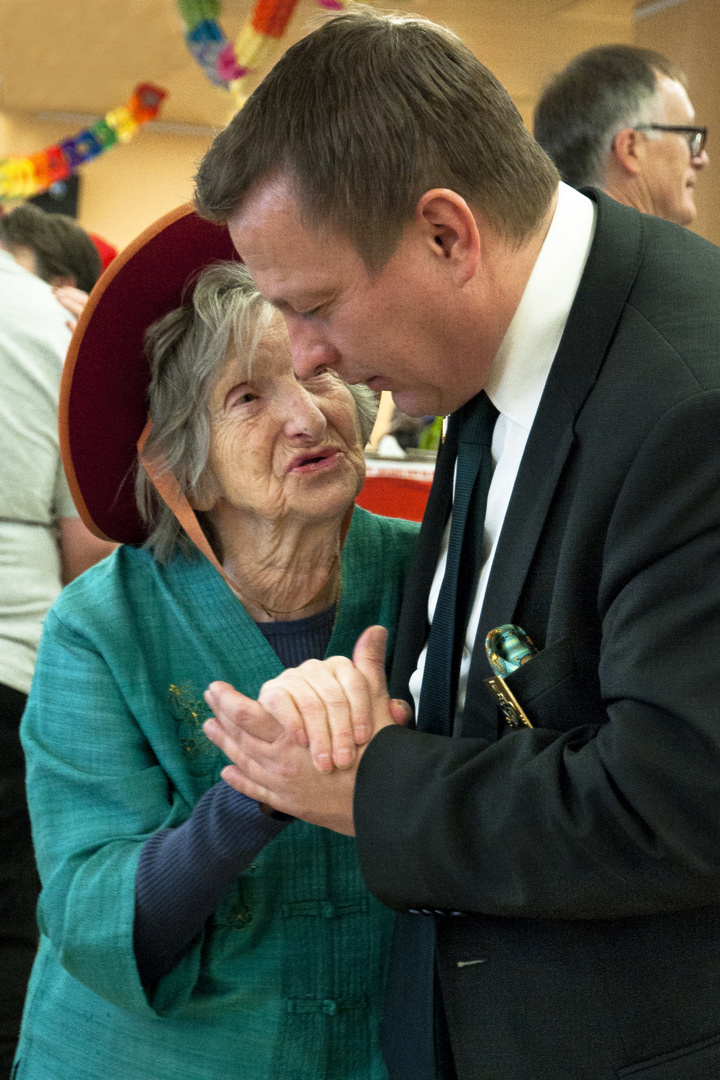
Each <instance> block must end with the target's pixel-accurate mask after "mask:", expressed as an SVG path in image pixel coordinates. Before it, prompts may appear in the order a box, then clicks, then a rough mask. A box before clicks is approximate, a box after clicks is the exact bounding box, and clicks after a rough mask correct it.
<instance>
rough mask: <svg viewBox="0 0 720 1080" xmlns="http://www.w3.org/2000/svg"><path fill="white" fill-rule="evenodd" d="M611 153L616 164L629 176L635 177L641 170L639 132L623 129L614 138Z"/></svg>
mask: <svg viewBox="0 0 720 1080" xmlns="http://www.w3.org/2000/svg"><path fill="white" fill-rule="evenodd" d="M613 151H614V153H615V157H616V159H617V161H618V164H619V165H621V166H622V168H623V169H624V170H625V171H626V172H628V173H630V175H631V176H637V175H638V173H639V172H640V169H641V168H642V157H643V147H642V144H641V135H640V132H638V131H636V130H635V128H623V129H622V131H619V132H618V133H617V135H616V136H615V141H614V142H613Z"/></svg>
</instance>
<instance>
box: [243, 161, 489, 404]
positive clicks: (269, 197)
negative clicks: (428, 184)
mask: <svg viewBox="0 0 720 1080" xmlns="http://www.w3.org/2000/svg"><path fill="white" fill-rule="evenodd" d="M228 226H229V229H230V235H231V237H232V239H233V243H234V244H235V247H236V248H237V251H238V253H239V254H240V256H241V258H242V259H243V261H244V262H245V264H246V265H247V267H248V269H249V270H250V273H251V274H252V276H253V279H254V281H255V283H256V285H257V287H258V289H259V291H260V292H261V293H262V294H263V296H265V297H267V299H268V300H270V301H271V303H273V304H274V305H275V306H276V307H277V308H278V310H279V311H281V312H282V314H283V315H284V317H285V320H286V323H287V327H288V332H289V335H290V345H291V349H292V357H293V366H294V368H295V372H296V374H297V375H298V377H300V378H302V379H305V378H308V377H309V376H310V375H311V374H312V373H313V372H315V371H317V370H319V369H322V368H324V367H331V368H334V369H335V370H336V371H337V372H338V373H339V374H340V375H341V376H342V377H343V378H344V379H345V380H346V381H347V382H350V383H356V382H364V383H367V385H368V386H369V387H370V388H371V389H372V390H376V391H379V390H390V391H391V392H392V394H393V398H394V400H395V402H396V403H397V405H398V406H399V407H400V408H401V409H402V410H403V411H404V412H407V413H409V414H410V415H414V416H421V415H442V414H445V413H448V412H452V411H453V410H454V409H456V408H458V407H459V406H460V405H461V404H463V403H464V402H465V401H467V400H469V398H471V397H472V396H473V395H474V394H476V393H477V392H478V390H479V389H480V388H481V387H482V385H483V383H484V382H485V381H486V378H487V374H488V371H489V366H490V362H491V359H492V357H490V360H489V361H487V363H485V362H484V361H483V359H482V357H480V358H479V357H478V353H479V350H478V345H477V343H473V335H472V334H471V333H467V332H463V318H462V312H463V303H462V301H461V300H460V299H459V297H458V295H457V293H458V290H456V289H453V287H452V284H451V283H450V281H449V278H448V275H447V274H444V273H443V270H442V260H439V259H438V258H437V257H436V256H435V257H434V256H433V252H432V248H431V246H429V245H428V244H427V242H426V238H423V236H422V233H421V230H420V229H419V228H416V227H415V226H414V225H413V224H410V225H409V226H408V227H407V228H406V229H405V231H404V233H403V237H402V239H401V241H400V244H399V246H398V248H397V250H396V251H395V253H394V254H393V255H392V257H391V258H390V260H389V261H388V263H387V264H386V266H385V267H384V268H383V270H382V271H380V273H378V274H375V275H372V276H371V275H370V274H369V273H368V271H367V269H366V267H365V264H364V262H363V260H362V259H361V257H360V255H359V254H358V253H357V251H356V249H355V247H354V246H353V244H352V243H351V242H350V241H349V240H347V239H346V238H345V237H343V236H341V235H338V234H337V233H334V232H330V231H324V230H320V229H315V228H306V227H305V225H304V224H303V221H302V220H301V216H300V212H299V209H298V206H297V203H296V200H295V198H294V196H293V195H292V193H291V191H290V189H289V187H288V185H287V184H286V183H285V182H284V181H282V180H277V181H267V182H265V183H262V184H261V185H259V186H258V188H257V189H256V190H255V191H254V192H252V193H251V194H250V196H249V197H248V198H247V199H246V200H245V202H244V203H243V204H242V206H241V208H240V209H239V210H238V211H237V212H236V213H235V214H234V215H233V216H232V217H231V218H230V219H229V221H228Z"/></svg>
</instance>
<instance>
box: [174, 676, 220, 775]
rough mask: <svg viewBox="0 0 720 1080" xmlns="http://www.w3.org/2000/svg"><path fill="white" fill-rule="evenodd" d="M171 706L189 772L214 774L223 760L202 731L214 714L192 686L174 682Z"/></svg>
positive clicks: (188, 683)
mask: <svg viewBox="0 0 720 1080" xmlns="http://www.w3.org/2000/svg"><path fill="white" fill-rule="evenodd" d="M168 705H169V707H170V713H171V715H172V718H173V720H175V722H176V724H177V729H176V730H177V737H178V739H179V741H180V745H181V746H182V748H183V751H184V756H185V760H186V762H187V767H188V769H189V771H190V772H191V773H192V774H193V775H195V776H202V775H204V774H205V773H209V772H212V770H213V769H214V768H216V766H217V764H218V760H219V758H220V757H221V754H220V751H219V750H218V748H217V747H216V746H215V745H214V743H211V742H210V740H209V739H208V737H207V735H206V734H205V732H204V731H203V729H202V725H203V723H204V721H205V720H207V718H208V717H209V716H210V715H211V714H210V711H209V709H208V707H207V705H206V704H205V702H204V701H203V700H202V697H199V696H198V694H197V691H196V690H195V688H194V687H193V685H192V683H190V682H184V683H180V684H177V685H176V684H175V683H170V686H169V688H168Z"/></svg>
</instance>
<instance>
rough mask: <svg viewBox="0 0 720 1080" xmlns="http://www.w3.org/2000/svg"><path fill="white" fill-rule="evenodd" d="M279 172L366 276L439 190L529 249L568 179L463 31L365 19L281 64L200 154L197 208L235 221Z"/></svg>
mask: <svg viewBox="0 0 720 1080" xmlns="http://www.w3.org/2000/svg"><path fill="white" fill-rule="evenodd" d="M275 176H281V177H284V178H285V179H286V180H287V182H288V183H289V184H290V185H291V189H292V191H293V194H294V196H295V198H296V199H297V201H298V205H299V208H300V211H301V213H302V214H303V216H304V218H305V219H306V220H307V221H308V222H309V223H310V224H312V225H314V226H320V227H329V228H331V229H333V230H335V231H337V232H340V233H342V234H344V235H346V236H347V237H348V238H349V239H350V240H351V241H352V242H353V243H354V245H355V247H356V248H357V250H358V252H359V253H360V255H361V256H362V258H363V259H364V261H365V264H366V266H367V267H368V269H370V270H379V269H381V268H382V266H383V265H384V264H385V262H386V261H387V259H388V258H389V257H390V255H391V254H392V253H393V251H394V250H395V247H396V246H397V244H398V242H399V240H400V235H401V233H402V230H403V228H404V226H405V225H406V224H407V223H408V222H409V221H410V220H411V219H412V216H413V212H414V210H415V207H416V205H417V202H418V199H419V198H420V196H421V195H422V194H423V193H424V192H425V191H428V190H430V189H431V188H450V189H451V190H453V191H455V192H457V193H458V194H459V195H461V196H462V197H463V198H464V199H465V200H466V201H467V202H468V203H469V205H470V206H471V207H472V208H473V209H474V210H476V211H478V212H479V213H481V214H483V215H484V216H485V218H486V219H487V220H488V222H489V223H490V225H491V226H492V227H493V228H494V229H495V230H496V232H498V233H499V234H500V235H502V236H504V237H506V238H507V239H508V240H509V241H511V242H517V243H520V242H521V241H522V240H523V239H525V238H526V237H527V236H529V235H531V234H532V233H533V232H534V231H535V229H536V228H538V226H539V225H540V222H541V220H542V218H543V217H544V215H545V212H546V210H547V208H548V206H549V204H550V201H551V199H552V196H553V193H554V191H555V189H556V187H557V183H558V179H559V178H558V174H557V172H556V170H555V167H554V166H553V164H552V163H551V161H550V160H549V158H548V157H547V156H546V155H545V153H544V152H543V151H542V150H541V149H540V147H539V146H538V145H537V143H536V142H535V141H534V140H533V138H532V136H531V135H530V134H529V132H528V131H527V130H526V128H525V127H524V126H523V122H522V119H521V117H520V114H519V113H518V111H517V109H516V108H515V106H514V105H513V103H512V101H511V99H510V96H509V95H508V93H507V92H506V90H505V89H504V88H503V87H502V86H501V85H500V83H499V82H498V81H497V79H496V78H495V76H494V75H493V74H492V73H491V72H490V71H488V70H487V68H485V67H483V65H482V64H481V63H480V62H479V60H477V58H476V57H475V56H473V54H472V53H471V52H470V50H469V49H467V48H466V47H465V46H464V45H463V44H462V42H461V41H460V40H459V39H458V38H457V37H456V36H455V35H454V34H452V33H450V32H449V31H448V30H445V29H443V28H441V27H439V26H435V25H434V24H433V23H430V22H427V21H426V20H423V19H416V18H410V17H406V16H398V15H378V14H376V13H372V12H369V11H367V10H359V11H353V12H347V13H344V14H342V15H339V16H337V17H336V18H333V19H330V20H329V21H327V22H326V23H325V24H324V25H323V26H321V27H320V28H319V29H318V30H316V31H314V32H313V33H311V34H309V35H308V36H307V37H305V38H303V39H302V40H301V41H299V42H298V43H297V44H296V45H294V46H293V47H292V48H290V49H288V51H287V52H286V53H285V54H284V56H282V57H281V59H280V60H279V61H278V62H277V64H276V65H275V67H274V68H273V69H272V71H271V72H270V73H269V75H267V77H266V78H265V79H264V80H263V82H262V83H261V84H260V86H258V88H257V89H256V90H255V92H254V93H253V94H252V96H251V97H250V98H249V99H248V101H247V103H246V104H245V105H244V107H243V108H242V109H241V111H240V112H239V113H238V114H237V115H236V116H235V117H234V118H233V120H232V122H231V123H230V125H229V126H228V127H227V128H226V130H225V131H223V132H222V133H221V134H220V135H219V136H218V137H217V139H216V140H215V142H214V143H213V145H212V146H211V148H210V150H209V151H208V152H207V154H206V155H205V158H204V160H203V161H202V163H201V165H200V169H199V171H198V174H197V188H196V196H195V199H196V205H197V209H198V212H199V213H200V214H201V215H202V216H203V217H207V218H210V219H211V220H214V221H224V220H227V218H228V217H230V216H231V215H232V214H233V213H234V212H235V211H236V210H237V209H238V208H239V207H240V206H241V204H242V203H243V201H244V200H245V198H246V197H247V196H248V194H249V193H250V191H251V189H252V188H253V187H254V185H255V184H257V183H258V182H259V181H262V180H265V179H270V178H272V177H275Z"/></svg>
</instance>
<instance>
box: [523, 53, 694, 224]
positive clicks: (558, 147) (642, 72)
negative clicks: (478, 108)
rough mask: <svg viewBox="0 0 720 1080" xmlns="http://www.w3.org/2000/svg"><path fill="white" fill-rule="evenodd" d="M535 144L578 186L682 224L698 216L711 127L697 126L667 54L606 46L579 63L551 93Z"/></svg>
mask: <svg viewBox="0 0 720 1080" xmlns="http://www.w3.org/2000/svg"><path fill="white" fill-rule="evenodd" d="M535 137H536V139H537V140H538V142H539V143H540V145H541V146H542V147H543V148H544V150H545V151H546V152H547V153H548V154H549V156H550V157H551V158H552V159H553V161H554V162H555V164H556V165H557V167H558V169H559V171H560V175H561V176H562V179H563V180H564V181H565V182H566V183H568V184H571V185H572V186H573V187H577V188H580V187H586V186H593V187H598V188H601V189H602V190H603V191H605V192H606V193H607V194H608V195H611V196H612V197H613V198H614V199H617V200H618V202H621V203H625V205H626V206H634V207H635V208H636V209H637V210H642V211H643V212H644V213H646V214H654V215H655V216H656V217H661V218H665V219H666V220H667V221H674V222H675V223H676V224H678V225H691V224H692V223H693V221H694V220H695V218H696V217H697V210H696V208H695V198H694V193H695V182H696V180H697V175H698V173H699V172H700V170H701V169H703V168H704V167H705V166H706V165H707V163H708V155H707V152H706V151H705V143H706V140H707V128H705V127H699V126H697V125H696V124H695V110H694V109H693V107H692V104H691V102H690V98H689V97H688V93H687V85H686V80H685V76H684V74H683V72H682V71H681V70H680V69H679V68H678V67H676V66H675V65H674V64H672V63H671V62H670V61H669V60H667V59H666V58H665V57H664V56H661V55H660V54H659V53H656V52H652V51H651V50H650V49H640V48H637V47H635V46H632V45H603V46H599V47H598V48H595V49H589V50H588V51H587V52H584V53H582V54H581V55H580V56H577V57H575V59H574V60H572V61H571V63H570V64H568V66H567V67H566V68H565V69H564V70H563V71H561V72H560V74H559V75H556V76H555V78H554V79H553V80H552V81H551V82H550V83H549V84H548V86H547V87H546V88H545V90H544V91H543V94H542V96H541V98H540V101H539V103H538V105H537V108H536V110H535Z"/></svg>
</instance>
